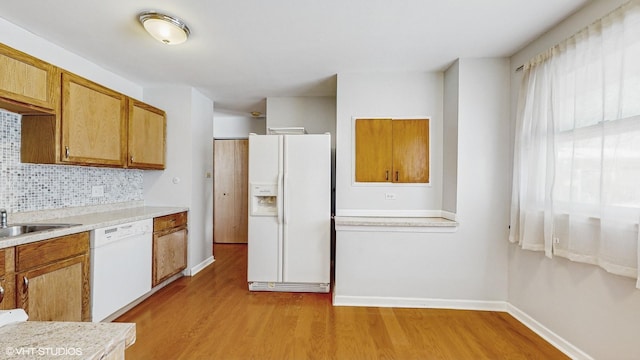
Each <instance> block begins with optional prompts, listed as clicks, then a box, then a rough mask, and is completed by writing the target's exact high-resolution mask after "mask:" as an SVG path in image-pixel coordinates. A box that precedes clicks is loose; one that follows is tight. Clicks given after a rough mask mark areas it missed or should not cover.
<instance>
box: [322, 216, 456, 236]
mask: <svg viewBox="0 0 640 360" xmlns="http://www.w3.org/2000/svg"><path fill="white" fill-rule="evenodd" d="M334 221H335V226H336V231H395V232H398V231H401V232H455V231H457V229H458V222H456V221H453V220H449V219H445V218H441V217H374V216H371V217H370V216H335V217H334Z"/></svg>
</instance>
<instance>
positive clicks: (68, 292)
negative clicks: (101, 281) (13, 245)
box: [16, 255, 89, 321]
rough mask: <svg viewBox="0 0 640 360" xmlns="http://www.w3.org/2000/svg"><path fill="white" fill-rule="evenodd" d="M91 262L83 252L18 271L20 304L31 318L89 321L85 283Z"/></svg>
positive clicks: (17, 289) (17, 288)
mask: <svg viewBox="0 0 640 360" xmlns="http://www.w3.org/2000/svg"><path fill="white" fill-rule="evenodd" d="M88 261H89V260H88V256H87V255H82V256H76V257H74V258H70V259H67V260H63V261H59V262H56V263H52V264H50V265H47V266H43V267H40V268H36V269H33V270H29V271H23V272H18V273H16V285H17V286H16V291H17V294H18V306H19V307H21V308H23V309H24V310H25V311H26V312H27V314H29V320H33V321H87V320H88V319H87V315H88V311H87V313H86V314H85V313H83V308H85V309H87V310H88V308H86V307H84V306H83V303H84V301H85V299H83V297H84V286H83V285H84V282H85V281H86V278H85V267H87V264H88ZM87 300H88V299H87Z"/></svg>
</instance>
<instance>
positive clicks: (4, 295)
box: [0, 274, 16, 310]
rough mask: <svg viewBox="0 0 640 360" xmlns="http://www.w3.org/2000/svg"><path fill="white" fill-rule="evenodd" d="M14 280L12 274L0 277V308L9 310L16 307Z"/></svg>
mask: <svg viewBox="0 0 640 360" xmlns="http://www.w3.org/2000/svg"><path fill="white" fill-rule="evenodd" d="M15 284H16V283H15V281H14V279H13V274H7V276H6V277H0V310H10V309H15V307H16V295H15Z"/></svg>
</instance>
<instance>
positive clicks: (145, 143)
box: [127, 99, 167, 170]
mask: <svg viewBox="0 0 640 360" xmlns="http://www.w3.org/2000/svg"><path fill="white" fill-rule="evenodd" d="M128 123H129V126H128V141H127V145H128V151H129V154H128V156H127V167H129V168H137V169H159V170H161V169H164V166H165V138H166V127H167V125H166V124H167V122H166V115H165V112H164V111H162V110H160V109H157V108H155V107H153V106H150V105H147V104H145V103H142V102H140V101H137V100H133V99H129V120H128Z"/></svg>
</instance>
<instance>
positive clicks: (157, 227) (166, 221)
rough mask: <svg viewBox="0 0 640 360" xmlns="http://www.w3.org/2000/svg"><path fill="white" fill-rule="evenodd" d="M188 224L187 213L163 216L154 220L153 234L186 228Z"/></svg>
mask: <svg viewBox="0 0 640 360" xmlns="http://www.w3.org/2000/svg"><path fill="white" fill-rule="evenodd" d="M186 224H187V212H186V211H184V212H181V213H176V214H171V215H166V216H161V217H157V218H154V219H153V232H158V231H162V230H165V229H171V228H176V227H180V226H185V225H186Z"/></svg>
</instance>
